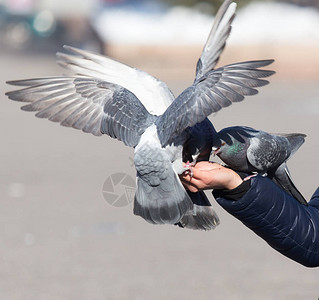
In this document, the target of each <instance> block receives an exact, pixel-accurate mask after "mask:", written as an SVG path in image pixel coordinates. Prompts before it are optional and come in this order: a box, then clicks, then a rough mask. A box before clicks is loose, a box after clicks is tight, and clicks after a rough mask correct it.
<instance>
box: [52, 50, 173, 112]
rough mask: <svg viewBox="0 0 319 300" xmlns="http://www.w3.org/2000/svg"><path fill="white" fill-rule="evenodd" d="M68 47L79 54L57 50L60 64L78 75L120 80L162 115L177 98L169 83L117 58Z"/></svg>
mask: <svg viewBox="0 0 319 300" xmlns="http://www.w3.org/2000/svg"><path fill="white" fill-rule="evenodd" d="M64 48H65V49H66V50H68V51H70V52H71V53H73V54H76V55H69V54H65V53H57V57H58V64H60V65H61V66H63V67H65V68H68V69H70V70H72V71H73V72H75V73H76V74H78V75H84V76H87V77H94V78H98V79H100V80H102V81H107V82H111V83H114V84H118V85H120V86H122V87H124V88H126V89H127V90H129V91H131V92H132V93H133V94H134V95H136V97H137V98H138V99H139V100H140V101H141V102H142V104H143V105H144V106H145V108H146V109H147V110H148V111H149V112H150V113H151V114H153V115H161V114H162V113H163V112H164V111H165V110H166V108H167V107H168V106H169V105H170V104H171V103H172V101H173V100H174V99H175V97H174V96H173V94H172V92H171V91H170V89H169V88H168V87H167V85H166V84H165V83H164V82H162V81H160V80H158V79H156V78H155V77H153V76H151V75H149V74H147V73H146V72H143V71H141V70H138V69H136V68H132V67H130V66H128V65H125V64H123V63H120V62H117V61H115V60H113V59H111V58H109V57H106V56H102V55H98V54H93V53H91V52H88V51H84V50H80V49H77V48H73V47H70V46H64Z"/></svg>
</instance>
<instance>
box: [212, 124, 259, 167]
mask: <svg viewBox="0 0 319 300" xmlns="http://www.w3.org/2000/svg"><path fill="white" fill-rule="evenodd" d="M255 132H256V131H255V130H254V129H252V128H249V127H236V126H235V127H228V128H224V129H222V130H221V131H220V132H218V134H217V137H216V138H215V139H214V144H213V147H212V150H213V154H214V155H217V156H218V157H219V158H220V159H221V160H222V161H223V162H224V163H226V164H227V165H231V166H233V167H236V166H237V165H238V167H239V163H240V162H242V161H243V160H246V159H245V158H246V154H247V149H248V147H249V145H250V138H251V137H253V136H254V133H255Z"/></svg>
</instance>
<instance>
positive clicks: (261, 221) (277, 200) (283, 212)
mask: <svg viewBox="0 0 319 300" xmlns="http://www.w3.org/2000/svg"><path fill="white" fill-rule="evenodd" d="M213 194H215V196H216V197H215V198H216V200H217V202H218V203H219V204H220V205H221V206H222V207H223V208H224V209H225V210H226V211H228V212H229V213H230V214H231V215H233V216H234V217H236V218H237V219H239V220H240V221H241V222H242V223H243V224H244V225H246V226H247V227H248V228H250V229H251V230H253V231H254V232H255V233H256V234H257V235H259V236H260V237H261V238H263V239H264V240H265V241H266V242H267V243H268V244H269V245H270V246H271V247H273V248H274V249H275V250H277V251H279V252H280V253H282V254H283V255H285V256H287V257H289V258H290V259H292V260H294V261H296V262H298V263H300V264H302V265H304V266H307V267H318V266H319V188H318V189H317V190H316V192H315V193H314V195H313V196H312V198H311V200H310V201H309V203H308V206H305V205H302V204H300V203H299V202H298V201H297V200H295V199H294V198H293V197H291V196H290V195H288V194H287V193H286V192H285V191H283V190H282V189H280V188H279V187H278V186H277V185H276V184H274V183H273V182H272V181H271V180H270V179H268V178H267V177H262V176H256V177H254V178H252V179H251V187H250V188H249V189H248V191H247V192H246V193H245V194H244V196H243V197H242V198H240V199H238V200H229V199H227V198H225V196H224V197H221V196H220V195H221V194H220V193H214V192H213Z"/></svg>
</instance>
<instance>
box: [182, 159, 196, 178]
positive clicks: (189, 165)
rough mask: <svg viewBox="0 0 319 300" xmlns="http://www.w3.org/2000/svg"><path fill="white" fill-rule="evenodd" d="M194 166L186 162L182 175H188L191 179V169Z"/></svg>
mask: <svg viewBox="0 0 319 300" xmlns="http://www.w3.org/2000/svg"><path fill="white" fill-rule="evenodd" d="M194 166H195V164H194V163H192V162H189V161H187V162H186V163H185V165H184V169H185V171H184V174H185V175H189V176H190V177H193V175H194V173H193V167H194Z"/></svg>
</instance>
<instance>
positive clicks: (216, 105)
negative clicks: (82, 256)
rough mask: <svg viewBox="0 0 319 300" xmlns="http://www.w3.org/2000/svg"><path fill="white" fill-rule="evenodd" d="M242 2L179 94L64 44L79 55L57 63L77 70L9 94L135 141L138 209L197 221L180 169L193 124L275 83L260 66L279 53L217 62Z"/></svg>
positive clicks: (47, 112)
mask: <svg viewBox="0 0 319 300" xmlns="http://www.w3.org/2000/svg"><path fill="white" fill-rule="evenodd" d="M235 10H236V4H235V3H233V2H232V1H230V0H226V1H224V3H223V5H222V6H221V8H220V10H219V12H218V14H217V16H216V18H215V22H214V24H213V28H212V30H211V32H210V34H209V37H208V40H207V42H206V45H205V46H204V49H203V52H202V54H201V57H200V59H199V61H198V63H197V68H196V77H195V80H194V83H193V84H192V85H191V86H190V87H188V88H187V89H186V90H184V91H183V92H182V93H181V94H180V95H179V96H178V97H177V98H175V97H174V95H173V93H172V92H171V91H170V89H169V88H168V87H167V85H166V84H165V83H163V82H162V81H160V80H158V79H156V78H154V77H153V76H151V75H149V74H147V73H145V72H143V71H141V70H138V69H136V68H132V67H129V66H127V65H124V64H122V63H120V62H117V61H115V60H112V59H111V58H108V57H105V56H101V55H97V54H93V53H91V52H87V51H83V50H80V49H76V48H72V47H68V46H66V47H65V49H66V50H68V51H70V52H71V53H72V54H73V55H71V54H65V53H58V54H57V56H58V63H59V64H60V65H62V66H63V67H65V68H67V69H69V70H71V71H72V72H73V73H74V75H70V76H59V77H48V78H37V79H27V80H17V81H10V82H8V83H9V84H11V85H15V86H20V87H23V88H21V89H19V90H15V91H11V92H8V93H6V94H7V95H8V97H9V98H10V99H12V100H15V101H20V102H27V104H26V105H24V106H22V107H21V108H22V110H25V111H36V112H37V113H36V116H37V117H39V118H47V119H49V120H50V121H53V122H59V123H60V124H61V125H63V126H68V127H73V128H76V129H81V130H82V131H83V132H87V133H92V134H93V135H96V136H100V135H103V134H106V135H109V136H110V137H112V138H116V139H118V140H120V141H122V142H123V143H124V144H125V145H127V146H129V147H134V149H135V150H134V164H135V168H136V171H137V190H136V194H135V199H134V214H136V215H139V216H141V217H142V218H144V219H145V220H146V221H148V222H150V223H152V224H176V223H178V222H180V221H182V222H181V223H182V225H183V224H186V227H189V228H192V224H193V223H194V222H196V220H195V219H194V218H193V219H192V216H194V215H195V217H196V211H198V212H199V213H200V211H201V210H200V209H198V210H196V211H195V209H194V207H195V205H196V203H195V202H196V201H194V202H193V201H192V199H191V198H190V196H189V194H188V193H187V192H186V190H185V189H184V187H183V185H182V184H181V182H180V180H179V177H178V175H179V174H182V173H183V172H184V171H185V168H184V166H183V164H182V159H183V145H184V143H185V142H186V141H187V139H188V138H189V132H190V128H191V127H193V126H195V125H196V124H198V123H201V122H203V121H204V120H205V119H206V117H208V116H209V115H210V114H212V113H214V112H216V111H219V110H220V109H222V108H223V107H227V106H229V105H231V104H232V103H233V102H239V101H242V100H243V99H244V97H245V96H250V95H255V94H257V93H258V91H257V89H256V88H257V87H261V86H264V85H266V84H268V81H267V80H265V79H264V78H265V77H268V76H270V75H272V74H274V72H273V71H269V70H264V69H261V68H263V67H265V66H268V65H270V64H271V63H272V62H273V60H259V61H248V62H241V63H234V64H230V65H226V66H224V67H220V68H217V69H215V66H216V64H217V61H218V59H219V56H220V54H221V52H222V50H223V49H224V47H225V43H226V39H227V38H228V36H229V33H230V30H231V22H232V20H233V18H234V15H235ZM204 122H205V121H204ZM194 203H195V204H194ZM198 220H200V218H198ZM199 222H200V221H199ZM187 223H188V224H189V226H187ZM213 223H214V222H211V224H213ZM209 226H210V227H212V226H213V225H208V227H209ZM199 227H200V229H207V227H205V226H201V225H200V224H199Z"/></svg>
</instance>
